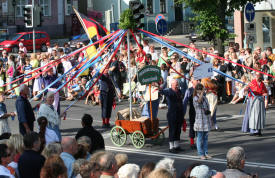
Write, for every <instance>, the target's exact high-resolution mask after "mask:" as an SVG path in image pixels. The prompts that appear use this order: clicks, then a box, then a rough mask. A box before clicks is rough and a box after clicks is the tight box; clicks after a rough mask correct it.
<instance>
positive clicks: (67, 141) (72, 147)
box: [60, 137, 77, 178]
mask: <svg viewBox="0 0 275 178" xmlns="http://www.w3.org/2000/svg"><path fill="white" fill-rule="evenodd" d="M61 146H62V149H63V152H62V153H61V154H60V157H61V159H62V160H63V161H64V164H65V166H66V168H67V174H68V178H72V177H74V175H73V164H74V162H75V159H74V155H75V154H76V152H77V143H76V140H75V138H73V137H63V138H62V142H61Z"/></svg>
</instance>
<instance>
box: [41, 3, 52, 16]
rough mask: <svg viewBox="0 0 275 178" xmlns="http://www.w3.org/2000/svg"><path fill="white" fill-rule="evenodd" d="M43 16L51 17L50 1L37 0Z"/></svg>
mask: <svg viewBox="0 0 275 178" xmlns="http://www.w3.org/2000/svg"><path fill="white" fill-rule="evenodd" d="M39 4H40V7H41V8H42V14H43V16H50V15H51V0H39Z"/></svg>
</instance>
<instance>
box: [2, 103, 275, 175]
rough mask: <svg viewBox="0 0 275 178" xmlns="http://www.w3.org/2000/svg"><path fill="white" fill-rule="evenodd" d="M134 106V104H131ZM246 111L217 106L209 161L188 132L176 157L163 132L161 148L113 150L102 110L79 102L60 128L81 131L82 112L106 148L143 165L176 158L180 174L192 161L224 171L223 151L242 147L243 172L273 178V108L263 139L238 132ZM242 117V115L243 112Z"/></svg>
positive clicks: (9, 105)
mask: <svg viewBox="0 0 275 178" xmlns="http://www.w3.org/2000/svg"><path fill="white" fill-rule="evenodd" d="M14 103H15V100H14V99H7V100H6V105H7V109H8V112H10V111H14V109H15V107H14ZM35 103H36V102H33V103H32V104H33V105H35ZM69 104H70V102H67V101H62V102H61V110H64V109H65V108H66V107H67V106H68V105H69ZM134 106H135V107H137V105H134ZM126 107H128V101H123V102H121V103H119V104H118V105H117V108H116V109H115V111H113V113H112V119H111V121H112V122H111V124H112V125H114V119H115V115H116V113H117V111H118V110H121V109H123V108H126ZM241 109H242V110H243V111H244V109H245V105H242V104H237V105H228V104H225V105H219V106H218V112H217V116H218V125H219V127H220V128H221V129H222V130H223V132H210V134H209V153H210V155H212V156H213V159H211V160H205V161H201V160H200V159H198V157H197V154H196V151H194V150H191V149H190V147H189V138H188V130H187V132H186V133H182V134H181V143H180V145H181V147H182V148H183V149H184V151H183V152H180V153H179V154H171V153H169V152H168V139H167V136H168V132H167V131H166V132H165V139H166V140H165V142H164V144H163V145H154V144H153V143H152V141H151V140H150V139H147V140H146V143H145V146H144V147H143V148H142V149H135V148H134V147H133V145H132V143H131V141H130V138H129V136H128V140H127V142H126V144H125V145H124V146H123V147H116V146H114V145H113V144H112V142H111V140H110V130H108V129H102V128H101V117H100V116H101V110H100V107H99V106H92V105H84V101H79V102H78V103H76V104H75V105H73V106H72V107H71V108H70V109H69V111H68V113H67V119H66V120H63V121H62V124H61V129H62V135H63V136H74V135H75V134H76V132H77V130H78V129H79V128H81V123H80V120H81V117H82V115H83V114H84V113H89V114H91V115H92V116H93V117H94V124H93V125H94V127H95V128H96V129H98V130H99V131H100V132H101V133H102V134H103V137H104V139H105V144H106V149H107V150H110V151H113V152H121V153H127V154H128V156H129V162H130V163H137V164H139V165H143V164H144V163H146V162H149V161H153V162H157V161H158V160H160V159H162V158H164V157H170V158H172V159H175V167H176V169H177V174H178V175H179V174H181V173H182V172H183V171H184V169H185V168H187V167H188V166H189V165H190V164H192V163H195V162H200V163H203V164H206V165H208V166H210V167H211V168H212V169H215V170H218V171H222V170H224V169H225V168H226V159H225V158H226V152H227V150H228V149H229V148H230V147H233V146H237V145H239V146H242V147H244V149H245V152H246V157H247V160H246V166H245V171H247V172H250V173H258V174H259V176H260V177H263V178H274V177H275V156H274V155H275V149H274V147H275V141H274V140H275V109H274V108H272V109H270V110H268V111H267V119H266V128H265V130H264V131H263V136H262V137H252V136H249V135H248V134H245V133H242V132H240V130H241V124H242V117H243V116H242V115H240V110H241ZM166 112H167V109H160V110H159V114H158V118H159V119H160V126H161V127H165V126H166V125H167V121H166ZM242 114H243V113H242ZM9 123H10V126H11V129H12V132H13V133H18V121H17V118H16V119H15V120H14V121H12V120H11V119H10V120H9Z"/></svg>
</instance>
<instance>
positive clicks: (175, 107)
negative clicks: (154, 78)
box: [160, 79, 184, 153]
mask: <svg viewBox="0 0 275 178" xmlns="http://www.w3.org/2000/svg"><path fill="white" fill-rule="evenodd" d="M160 93H161V94H163V95H165V96H166V98H167V104H168V112H167V120H168V126H169V152H171V153H177V152H178V151H181V150H182V149H181V148H180V146H179V141H180V133H181V126H182V123H183V120H184V115H183V104H182V99H183V95H182V93H181V91H180V90H179V88H178V81H177V80H176V79H172V81H171V88H167V89H164V90H160Z"/></svg>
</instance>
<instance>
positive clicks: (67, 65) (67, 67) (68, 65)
mask: <svg viewBox="0 0 275 178" xmlns="http://www.w3.org/2000/svg"><path fill="white" fill-rule="evenodd" d="M62 64H63V67H64V73H66V72H67V71H69V70H70V69H71V68H72V67H73V66H72V64H71V62H70V61H63V62H62Z"/></svg>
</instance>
